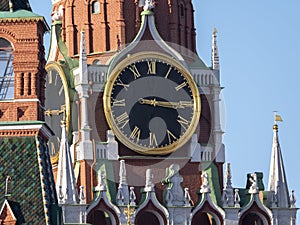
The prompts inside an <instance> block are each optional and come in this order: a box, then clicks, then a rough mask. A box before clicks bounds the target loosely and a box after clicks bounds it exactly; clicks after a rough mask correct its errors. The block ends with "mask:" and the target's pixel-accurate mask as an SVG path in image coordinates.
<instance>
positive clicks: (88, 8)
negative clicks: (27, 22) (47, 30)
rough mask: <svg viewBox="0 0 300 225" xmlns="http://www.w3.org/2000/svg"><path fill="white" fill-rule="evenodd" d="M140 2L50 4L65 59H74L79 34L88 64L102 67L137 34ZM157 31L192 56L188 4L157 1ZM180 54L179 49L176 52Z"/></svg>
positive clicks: (191, 15)
mask: <svg viewBox="0 0 300 225" xmlns="http://www.w3.org/2000/svg"><path fill="white" fill-rule="evenodd" d="M143 2H144V1H143V0H142V1H141V0H132V1H124V0H117V1H108V0H104V1H90V0H89V1H80V0H75V1H67V0H60V1H53V14H52V15H53V18H57V16H59V15H64V16H62V19H61V20H62V40H63V42H65V43H66V47H67V49H68V55H69V56H70V57H72V58H78V56H79V55H78V54H79V50H80V48H79V46H80V31H82V30H83V31H84V32H85V36H86V40H87V43H86V50H87V57H88V63H89V64H91V63H93V62H94V63H96V62H99V61H100V62H101V63H106V61H107V60H108V59H109V58H110V57H111V56H112V55H114V54H115V53H116V52H117V51H118V50H120V49H121V48H124V47H125V45H127V44H129V43H130V42H132V41H133V39H134V38H135V36H136V34H137V33H138V31H139V28H140V24H141V18H140V13H141V11H142V7H140V5H141V3H143ZM156 4H157V5H159V10H157V13H156V14H155V17H156V21H157V23H156V24H157V29H158V31H159V33H160V35H161V36H162V38H163V39H164V40H165V41H167V42H170V43H173V44H176V45H178V46H181V47H184V48H186V49H189V50H190V51H192V52H196V33H195V26H194V9H193V4H192V1H191V0H183V1H157V3H156ZM178 50H180V48H178Z"/></svg>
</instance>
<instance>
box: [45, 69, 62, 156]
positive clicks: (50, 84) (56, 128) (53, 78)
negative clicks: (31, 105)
mask: <svg viewBox="0 0 300 225" xmlns="http://www.w3.org/2000/svg"><path fill="white" fill-rule="evenodd" d="M45 97H46V100H45V109H46V111H47V110H48V111H55V110H56V111H59V110H61V107H62V106H63V105H65V89H64V85H63V82H62V79H61V76H60V75H59V73H58V71H57V70H56V69H54V68H51V67H50V68H48V69H47V76H46V91H45ZM62 120H63V113H53V114H46V115H45V121H46V123H47V125H48V126H49V127H50V128H51V130H52V131H53V132H54V135H53V136H52V137H50V139H49V142H48V146H49V151H50V156H51V157H55V156H57V155H58V154H57V153H58V151H59V147H60V138H61V121H62Z"/></svg>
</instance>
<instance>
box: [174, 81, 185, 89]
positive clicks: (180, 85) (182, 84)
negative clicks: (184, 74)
mask: <svg viewBox="0 0 300 225" xmlns="http://www.w3.org/2000/svg"><path fill="white" fill-rule="evenodd" d="M186 85H187V83H186V82H183V83H181V84H179V85H178V86H177V87H175V90H176V91H179V90H180V89H181V88H183V87H185V86H186Z"/></svg>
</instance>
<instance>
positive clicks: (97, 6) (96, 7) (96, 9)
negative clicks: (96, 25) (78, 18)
mask: <svg viewBox="0 0 300 225" xmlns="http://www.w3.org/2000/svg"><path fill="white" fill-rule="evenodd" d="M92 13H93V14H99V13H100V3H99V2H98V1H95V2H93V3H92Z"/></svg>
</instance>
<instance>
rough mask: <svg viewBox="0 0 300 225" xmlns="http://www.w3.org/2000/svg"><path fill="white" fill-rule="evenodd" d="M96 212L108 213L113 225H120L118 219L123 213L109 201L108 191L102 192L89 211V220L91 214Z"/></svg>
mask: <svg viewBox="0 0 300 225" xmlns="http://www.w3.org/2000/svg"><path fill="white" fill-rule="evenodd" d="M95 211H100V212H104V213H107V214H108V215H109V218H110V221H111V225H119V223H120V221H117V218H120V215H121V211H120V209H119V208H118V207H117V206H115V205H114V204H113V203H111V202H110V201H109V200H108V198H107V195H106V190H101V191H100V193H99V197H98V198H97V200H96V201H94V202H93V203H92V204H91V205H90V206H89V208H88V209H87V211H86V215H87V220H89V216H90V213H92V212H95Z"/></svg>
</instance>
